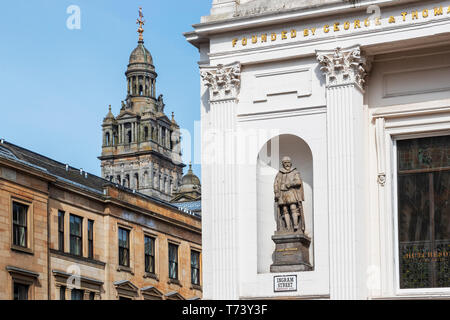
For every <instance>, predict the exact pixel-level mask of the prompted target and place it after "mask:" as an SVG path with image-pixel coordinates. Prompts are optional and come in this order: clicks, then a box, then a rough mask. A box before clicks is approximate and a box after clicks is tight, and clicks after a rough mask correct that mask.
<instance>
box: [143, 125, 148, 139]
mask: <svg viewBox="0 0 450 320" xmlns="http://www.w3.org/2000/svg"><path fill="white" fill-rule="evenodd" d="M147 140H148V127H144V141H147Z"/></svg>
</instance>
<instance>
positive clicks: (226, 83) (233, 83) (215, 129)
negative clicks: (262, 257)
mask: <svg viewBox="0 0 450 320" xmlns="http://www.w3.org/2000/svg"><path fill="white" fill-rule="evenodd" d="M240 75H241V65H240V63H239V62H235V63H233V64H229V65H218V66H214V67H202V68H201V77H202V79H203V83H204V85H205V86H207V87H208V88H209V110H208V111H207V113H208V118H209V119H210V121H209V127H208V128H202V130H203V131H202V139H203V141H202V148H203V150H202V166H204V172H207V173H208V175H209V177H208V178H207V179H204V184H205V183H206V184H207V185H206V187H204V188H203V194H202V198H203V199H205V201H207V202H208V205H207V206H206V208H209V210H210V211H208V212H206V211H203V214H202V216H203V221H204V225H205V226H207V227H205V228H203V239H204V240H203V242H208V245H207V246H206V247H204V249H203V252H204V257H206V258H209V259H210V260H209V261H208V260H206V259H205V260H204V264H203V268H204V269H203V270H204V275H205V278H204V298H206V299H224V300H233V299H238V298H239V290H238V278H239V274H238V267H237V266H238V263H237V256H238V247H237V243H238V241H237V237H238V234H237V230H238V213H237V208H238V206H237V197H236V194H237V192H238V186H237V183H236V181H237V164H236V155H235V150H236V141H235V139H234V137H235V132H236V110H237V105H238V95H239V90H240ZM205 193H206V194H205ZM202 207H203V206H202ZM205 250H206V252H205Z"/></svg>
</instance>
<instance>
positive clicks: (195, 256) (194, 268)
mask: <svg viewBox="0 0 450 320" xmlns="http://www.w3.org/2000/svg"><path fill="white" fill-rule="evenodd" d="M191 283H192V284H195V285H197V286H199V285H200V252H198V251H194V250H192V251H191Z"/></svg>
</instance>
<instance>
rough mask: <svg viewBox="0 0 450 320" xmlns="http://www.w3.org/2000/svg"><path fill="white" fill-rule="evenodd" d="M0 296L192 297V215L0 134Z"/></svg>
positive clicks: (197, 255)
mask: <svg viewBox="0 0 450 320" xmlns="http://www.w3.org/2000/svg"><path fill="white" fill-rule="evenodd" d="M0 231H1V232H0V283H1V284H2V285H1V287H0V299H3V300H8V299H39V300H41V299H67V300H70V299H73V300H78V299H195V298H200V297H201V296H202V287H201V284H202V279H201V219H200V216H199V215H197V214H194V213H192V212H188V211H186V210H183V211H181V210H180V209H178V208H177V207H176V206H174V205H172V204H170V203H168V202H165V201H162V200H159V199H157V198H154V197H150V196H147V195H144V194H141V193H137V192H135V191H134V190H131V189H128V188H125V187H123V186H121V185H118V184H115V183H112V182H110V181H108V180H105V179H102V178H100V177H97V176H94V175H91V174H89V173H87V172H84V171H83V170H82V169H75V168H73V167H71V166H69V165H65V164H62V163H59V162H57V161H54V160H52V159H49V158H47V157H44V156H42V155H40V154H37V153H34V152H31V151H29V150H26V149H24V148H21V147H18V146H16V145H13V144H11V143H8V142H6V141H4V140H2V141H1V143H0Z"/></svg>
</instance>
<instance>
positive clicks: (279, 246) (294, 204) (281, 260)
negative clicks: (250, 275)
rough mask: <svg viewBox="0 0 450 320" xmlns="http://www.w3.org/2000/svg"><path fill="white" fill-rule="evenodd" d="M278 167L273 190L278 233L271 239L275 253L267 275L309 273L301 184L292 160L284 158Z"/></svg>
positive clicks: (309, 240)
mask: <svg viewBox="0 0 450 320" xmlns="http://www.w3.org/2000/svg"><path fill="white" fill-rule="evenodd" d="M281 165H282V168H281V169H280V171H279V172H278V174H277V176H276V177H275V182H274V187H273V188H274V193H275V206H276V210H275V211H276V212H275V214H276V222H277V230H276V231H275V235H274V236H272V240H273V241H274V242H275V252H274V253H273V256H272V258H273V264H272V265H271V266H270V271H271V272H293V271H310V270H312V266H311V264H310V263H309V246H310V244H311V239H310V238H309V237H308V236H307V235H306V234H305V214H304V210H303V202H304V201H305V196H304V189H303V181H302V179H301V177H300V173H299V172H298V171H297V169H296V168H293V166H292V161H291V158H289V157H284V158H283V159H282V161H281Z"/></svg>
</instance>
